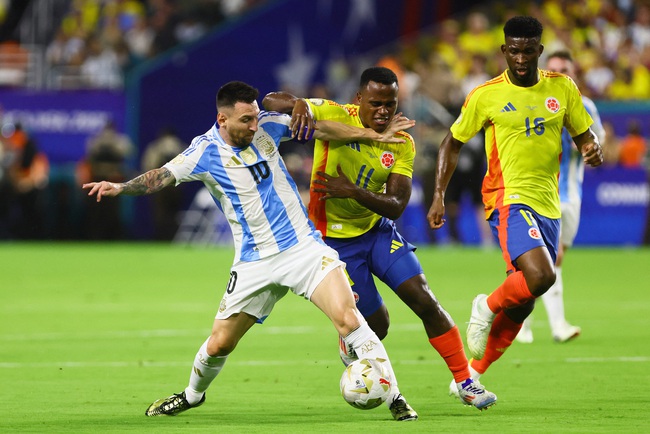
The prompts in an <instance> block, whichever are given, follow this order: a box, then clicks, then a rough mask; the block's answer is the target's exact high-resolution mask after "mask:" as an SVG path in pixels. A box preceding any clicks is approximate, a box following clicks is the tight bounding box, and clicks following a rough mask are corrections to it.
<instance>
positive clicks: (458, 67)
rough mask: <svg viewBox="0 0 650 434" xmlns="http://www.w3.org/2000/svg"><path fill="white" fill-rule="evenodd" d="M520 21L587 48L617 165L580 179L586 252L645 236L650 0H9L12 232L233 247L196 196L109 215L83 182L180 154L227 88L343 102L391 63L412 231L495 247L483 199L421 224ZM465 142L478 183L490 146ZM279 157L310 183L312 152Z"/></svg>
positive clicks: (125, 200)
mask: <svg viewBox="0 0 650 434" xmlns="http://www.w3.org/2000/svg"><path fill="white" fill-rule="evenodd" d="M514 14H530V15H534V16H536V17H538V18H539V19H540V20H541V21H542V22H543V23H544V26H545V33H544V41H543V42H544V44H545V46H546V51H545V52H546V53H550V52H552V51H555V50H556V49H560V48H565V49H568V50H570V51H571V52H572V53H573V54H574V56H575V58H576V60H577V62H578V63H579V66H580V68H579V77H578V79H577V81H578V84H579V86H580V88H581V90H582V91H583V93H585V94H586V95H588V96H590V97H592V98H593V99H594V100H595V101H596V104H597V107H598V109H599V111H600V114H601V117H602V119H603V121H604V123H605V126H606V129H607V131H608V137H607V147H606V151H607V152H606V153H607V156H606V160H607V161H606V164H605V166H604V167H602V168H599V169H593V170H587V173H586V174H585V192H584V197H585V200H584V203H583V218H582V225H581V228H580V232H579V234H578V238H577V240H576V244H578V245H610V246H620V245H626V246H638V245H641V244H644V243H649V237H650V236H649V235H648V232H649V231H648V202H649V197H650V192H649V188H648V175H647V173H648V164H649V163H648V161H649V159H648V156H647V154H648V146H647V141H648V137H650V124H649V123H648V121H647V120H648V119H650V69H649V68H650V3H649V2H648V1H647V0H636V1H635V0H609V1H608V0H579V1H564V0H539V1H534V2H519V1H501V2H481V4H480V5H479V3H478V2H472V1H462V0H455V1H435V2H432V1H426V0H403V1H393V0H314V1H303V0H184V1H180V0H31V1H29V0H24V1H17V0H0V120H1V123H2V145H3V146H2V147H1V148H0V162H1V165H0V240H21V239H40V240H97V241H100V240H173V241H175V242H179V243H200V244H214V243H224V244H227V243H229V242H230V236H229V234H228V227H227V225H226V224H225V223H224V222H223V221H221V220H220V215H219V213H218V211H216V208H215V207H214V205H213V204H212V203H211V200H210V198H209V197H206V196H205V193H204V192H203V191H202V190H201V189H200V187H201V186H198V185H197V186H194V185H183V186H181V187H179V188H177V189H175V190H174V191H169V192H164V193H165V194H160V195H158V196H152V197H139V198H129V197H120V198H118V199H115V200H112V201H105V202H102V203H101V204H100V205H97V204H96V203H95V202H94V200H88V198H87V197H86V195H85V194H84V192H83V191H82V190H81V188H80V185H81V184H82V183H83V182H87V181H90V180H99V179H112V180H115V181H119V180H125V179H130V178H131V177H133V176H135V175H136V174H138V173H141V172H142V171H144V170H148V169H150V168H152V167H157V166H159V165H161V164H162V163H164V162H165V161H167V160H168V159H170V158H171V156H173V155H175V154H176V153H177V152H178V151H179V150H182V149H183V148H184V147H185V146H186V145H187V144H188V143H189V142H190V141H191V139H192V138H193V137H194V136H196V135H198V134H202V133H203V132H204V131H206V130H208V129H209V128H210V126H211V125H212V123H213V122H214V116H215V107H214V106H215V93H216V91H217V89H218V87H219V86H220V85H221V84H223V83H225V82H227V81H230V80H243V81H246V82H249V83H251V84H253V85H255V86H256V87H258V88H259V89H260V92H261V95H264V94H265V93H266V92H269V91H273V90H278V89H286V90H290V91H291V92H293V93H295V94H296V95H298V96H314V97H316V96H320V97H327V98H331V99H334V100H337V101H339V102H343V103H345V102H349V101H350V100H351V98H352V97H353V95H354V92H355V90H356V83H357V79H358V76H359V73H360V71H361V70H363V69H365V68H366V67H368V66H371V65H374V64H382V65H385V66H388V67H391V68H392V69H394V70H395V71H396V72H397V73H398V75H399V78H400V91H401V95H400V110H402V111H404V112H405V114H406V115H407V116H409V117H411V118H414V119H416V120H417V122H418V123H417V126H416V127H415V128H414V129H413V130H412V131H411V133H412V134H413V136H414V137H415V139H416V143H417V145H418V158H417V159H416V167H415V176H414V191H413V197H412V199H411V203H410V205H409V208H408V209H407V212H406V213H405V214H404V216H403V217H402V218H400V220H399V221H398V224H399V225H400V227H401V230H402V233H403V234H404V235H405V236H407V238H409V239H410V240H411V241H412V242H414V243H417V244H434V243H437V244H450V243H454V244H456V243H458V244H470V245H479V244H482V243H485V242H486V241H483V238H482V236H481V233H482V232H481V224H480V222H479V220H478V219H477V218H476V210H475V204H473V203H472V201H471V192H466V193H465V194H464V195H463V196H461V199H460V201H459V203H458V209H459V212H458V216H457V224H456V225H448V226H451V228H450V229H451V230H450V229H447V228H445V229H444V230H442V231H440V232H437V233H435V234H434V233H432V232H431V231H430V230H428V228H427V227H426V223H425V220H424V219H425V213H426V209H427V208H428V201H429V198H430V197H431V192H430V190H431V183H432V181H433V165H434V162H435V158H436V152H437V146H438V144H439V142H440V140H441V139H442V137H443V135H444V133H445V131H446V129H447V128H448V126H449V125H450V123H451V122H452V121H453V119H455V117H456V116H457V114H458V112H459V108H460V105H461V104H462V101H463V98H464V96H465V94H466V93H467V92H468V90H469V89H471V88H472V87H473V86H475V85H476V84H478V83H481V82H482V81H485V80H486V79H488V78H490V77H492V76H494V75H497V74H498V73H500V72H501V71H502V70H503V69H505V64H504V63H503V60H502V56H501V55H500V52H499V46H500V44H501V43H502V39H503V37H502V30H501V29H502V25H503V22H504V21H505V20H506V19H507V18H508V17H510V16H511V15H514ZM542 64H543V59H542ZM466 148H467V149H468V151H467V152H468V155H467V161H468V165H469V166H474V167H478V168H479V173H480V167H481V164H482V160H481V157H480V156H481V149H482V143H481V142H480V139H478V141H477V143H476V144H472V145H471V146H470V145H468V146H466ZM472 152H473V154H472ZM283 153H284V156H285V160H286V162H287V164H288V166H289V167H290V169H291V171H292V172H293V175H294V177H295V179H296V181H297V182H298V184H299V186H300V187H301V188H302V189H307V188H308V178H309V170H310V165H311V153H310V146H309V145H306V146H302V145H297V144H288V145H287V146H285V149H283ZM479 176H480V175H479Z"/></svg>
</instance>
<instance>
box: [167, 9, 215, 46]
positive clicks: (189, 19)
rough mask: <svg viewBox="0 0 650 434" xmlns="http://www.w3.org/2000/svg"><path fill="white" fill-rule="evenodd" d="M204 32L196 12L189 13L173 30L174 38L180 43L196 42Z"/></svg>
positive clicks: (203, 26) (204, 29) (204, 28)
mask: <svg viewBox="0 0 650 434" xmlns="http://www.w3.org/2000/svg"><path fill="white" fill-rule="evenodd" d="M206 32H207V29H206V27H205V25H204V24H203V23H202V22H201V20H200V17H199V16H198V10H191V11H189V12H188V13H187V14H186V15H184V16H183V17H182V18H181V20H180V21H179V23H178V24H176V27H175V28H174V36H175V37H176V40H177V41H178V42H180V43H187V42H192V41H196V40H197V39H199V38H201V37H202V36H203V35H205V33H206Z"/></svg>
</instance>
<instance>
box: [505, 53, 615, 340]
mask: <svg viewBox="0 0 650 434" xmlns="http://www.w3.org/2000/svg"><path fill="white" fill-rule="evenodd" d="M546 69H548V70H549V71H553V72H560V73H562V74H565V75H568V76H569V77H571V78H573V79H574V80H575V79H576V65H575V62H574V60H573V57H572V56H571V53H569V52H568V51H564V50H561V51H556V52H554V53H552V54H550V55H549V56H548V58H547V59H546ZM582 103H583V104H584V106H585V108H586V109H587V113H589V115H591V118H592V119H593V121H594V123H593V124H592V126H591V129H592V130H593V132H594V134H596V136H597V137H598V139H599V140H600V144H601V146H603V145H604V144H605V129H604V128H603V125H602V122H601V121H600V115H599V114H598V109H596V105H595V104H594V102H593V101H592V100H591V99H589V98H588V97H586V96H584V95H582ZM584 173H585V164H584V162H583V159H582V156H581V155H580V152H579V151H578V148H577V147H576V146H575V144H574V143H573V139H572V138H571V135H570V134H569V132H568V131H567V130H566V128H564V129H563V130H562V156H561V160H560V179H559V181H558V186H559V191H560V209H561V212H562V217H561V220H560V246H559V249H558V254H557V259H556V261H555V275H556V278H555V283H554V284H553V286H551V287H550V288H549V290H548V291H546V292H545V293H544V294H543V295H542V301H543V302H544V308H545V309H546V315H547V316H548V323H549V326H550V327H551V336H552V337H553V339H554V340H555V341H556V342H568V341H570V340H572V339H575V338H576V337H578V336H579V335H580V332H581V329H580V327H578V326H575V325H572V324H570V323H569V322H568V321H567V320H566V318H565V315H564V283H563V279H562V261H563V259H564V254H565V253H566V251H567V250H568V249H569V248H570V247H571V246H573V240H574V239H575V237H576V235H577V233H578V226H579V224H580V207H581V205H582V180H583V179H584ZM531 322H532V317H530V316H529V317H528V318H526V320H525V321H524V324H523V326H522V328H521V330H520V331H519V333H518V334H517V341H519V342H521V343H532V342H533V331H532V328H531Z"/></svg>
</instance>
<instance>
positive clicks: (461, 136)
mask: <svg viewBox="0 0 650 434" xmlns="http://www.w3.org/2000/svg"><path fill="white" fill-rule="evenodd" d="M477 90H478V89H474V90H473V91H472V92H470V93H469V95H467V98H465V103H464V104H463V107H462V108H461V110H460V115H459V116H458V118H457V119H456V121H455V122H454V123H453V125H452V126H451V128H450V131H451V134H452V136H453V137H454V138H455V139H456V140H459V141H461V142H463V143H467V142H469V140H470V139H471V138H472V137H474V136H475V135H476V133H478V132H479V131H481V129H482V128H483V125H484V124H485V122H486V121H487V119H486V118H485V115H484V114H483V112H484V111H483V110H481V106H480V104H479V100H480V99H481V98H479V95H478V94H479V93H480V92H477Z"/></svg>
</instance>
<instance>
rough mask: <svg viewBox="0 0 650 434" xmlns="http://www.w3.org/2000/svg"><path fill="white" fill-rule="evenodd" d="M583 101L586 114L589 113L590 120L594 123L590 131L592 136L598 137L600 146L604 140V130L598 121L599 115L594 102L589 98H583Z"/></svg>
mask: <svg viewBox="0 0 650 434" xmlns="http://www.w3.org/2000/svg"><path fill="white" fill-rule="evenodd" d="M583 100H584V103H585V108H586V109H587V113H589V115H590V116H591V119H593V121H594V123H593V124H592V125H591V129H592V130H593V132H594V134H596V137H598V140H599V141H600V144H601V145H603V144H604V143H605V139H606V134H605V128H604V127H603V122H602V121H601V119H600V114H599V113H598V109H597V108H596V104H594V102H593V101H592V100H590V99H589V98H583Z"/></svg>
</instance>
